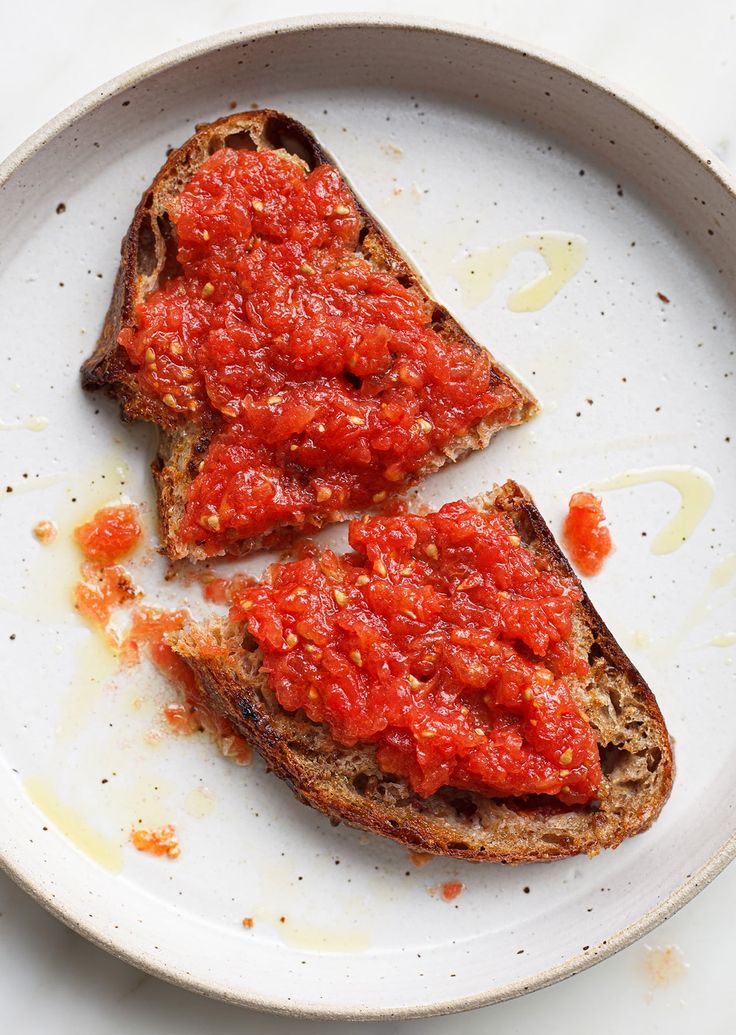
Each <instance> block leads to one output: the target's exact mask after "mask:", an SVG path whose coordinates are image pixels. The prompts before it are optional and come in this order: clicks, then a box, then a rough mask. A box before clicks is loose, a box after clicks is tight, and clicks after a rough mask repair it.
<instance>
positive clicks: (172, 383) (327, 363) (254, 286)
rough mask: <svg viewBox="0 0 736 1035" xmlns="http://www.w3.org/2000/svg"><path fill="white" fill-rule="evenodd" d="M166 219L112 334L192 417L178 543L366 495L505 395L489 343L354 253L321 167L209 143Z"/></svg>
mask: <svg viewBox="0 0 736 1035" xmlns="http://www.w3.org/2000/svg"><path fill="white" fill-rule="evenodd" d="M171 218H172V221H173V224H174V227H175V231H176V239H177V246H178V253H177V258H178V271H175V273H174V275H173V276H171V277H170V279H168V280H165V281H164V282H163V283H161V285H160V286H159V287H158V289H157V290H155V291H153V292H152V293H151V294H150V295H149V296H148V297H147V298H146V299H145V300H144V301H143V302H142V303H141V304H139V305H138V306H137V308H136V312H135V319H136V329H135V330H133V329H131V328H125V329H123V330H122V331H121V333H120V338H119V342H120V345H121V346H122V347H123V348H124V349H125V351H126V352H127V354H128V357H129V358H130V360H131V362H132V363H133V365H134V366H135V367H136V369H137V379H138V384H139V387H140V390H141V391H142V392H143V393H144V394H145V395H147V396H148V397H155V398H157V399H159V400H161V401H162V402H163V403H164V404H165V406H167V407H168V408H169V410H170V411H171V414H172V417H179V418H181V419H184V418H186V419H189V420H195V421H198V422H200V423H201V424H202V427H203V438H205V439H206V442H205V445H204V447H203V456H202V459H201V460H200V461H199V462H197V461H193V464H194V475H195V477H194V480H193V482H192V484H191V486H190V488H189V492H188V497H187V502H186V509H185V517H184V523H183V528H182V536H183V537H184V538H185V539H186V540H188V541H191V542H194V543H198V544H200V545H202V546H203V547H204V548H205V549H206V550H208V551H210V552H212V553H215V552H221V551H222V550H223V549H226V548H227V545H228V543H230V542H232V541H234V540H238V539H243V538H248V537H251V536H256V535H259V534H261V533H268V531H269V530H271V529H273V527H274V526H276V525H278V524H282V523H285V524H288V525H290V526H292V527H295V528H297V529H301V528H304V527H307V528H308V527H309V526H313V527H314V526H319V525H321V524H323V523H324V522H325V521H331V520H336V519H338V518H339V517H340V516H341V515H342V514H343V513H344V512H346V511H351V510H355V509H365V508H366V507H368V506H371V505H373V504H376V503H380V502H382V501H383V500H384V499H385V498H386V496H387V495H390V494H391V493H393V492H395V491H397V490H400V489H401V488H403V487H405V486H406V485H407V484H410V483H411V482H412V480H414V479H415V478H416V476H417V475H418V473H419V471H420V469H421V468H422V467H423V466H424V465H425V464H426V462H427V460H428V458H430V457H434V456H437V455H439V454H441V453H442V450H443V447H444V446H445V445H446V444H447V443H448V442H449V441H450V440H451V439H453V438H454V437H455V436H458V435H462V434H463V433H464V432H466V431H467V430H468V429H469V428H471V427H472V426H473V425H475V424H476V423H477V422H478V421H479V420H481V419H483V418H493V419H494V420H498V421H500V422H503V421H504V420H505V419H507V418H509V417H510V415H511V412H512V410H513V409H515V407H516V396H515V392H514V391H513V389H512V388H511V387H510V386H509V385H508V384H507V383H506V382H504V381H502V380H500V379H499V378H498V377H497V376H495V375H492V374H491V373H490V368H489V360H488V356H487V354H486V353H484V352H483V351H482V350H480V351H479V350H476V349H473V348H472V347H470V346H469V345H468V344H467V343H465V342H462V341H456V340H455V341H446V340H444V338H443V336H441V335H440V334H439V333H438V332H437V328H436V327H435V326H434V325H433V320H434V318H435V315H434V314H433V307H432V306H431V305H428V304H426V303H425V302H423V301H422V300H421V299H420V298H418V297H417V295H416V294H415V293H414V292H413V291H411V290H409V289H408V288H407V287H406V286H404V284H402V282H401V278H400V277H397V276H395V275H393V274H392V273H390V272H388V271H384V270H378V269H375V268H373V267H372V266H371V265H370V264H369V263H368V262H367V261H366V260H365V259H364V258H362V257H361V255H360V254H359V253H358V249H359V247H360V242H361V236H360V235H361V230H362V227H363V219H362V217H361V215H360V212H359V211H358V208H357V206H356V203H355V199H354V198H353V196H352V194H351V192H350V190H349V189H348V187H347V186H346V184H345V183H344V181H343V180H342V178H341V177H340V175H339V173H338V172H337V170H336V169H335V168H333V167H332V166H330V165H328V164H323V165H320V166H318V167H317V168H315V169H314V170H313V171H312V172H309V171H307V170H306V168H305V167H304V165H303V164H302V163H301V162H299V161H298V160H294V159H292V158H290V157H288V156H287V155H286V154H285V153H284V152H277V151H263V152H252V151H244V150H241V151H234V150H232V149H228V148H224V149H222V150H219V151H217V152H216V153H215V154H214V155H212V156H211V157H210V158H208V159H207V160H206V161H205V162H204V164H203V165H202V166H201V167H200V168H199V169H198V170H197V172H196V173H195V174H194V176H193V177H192V179H191V180H190V181H189V183H188V184H187V185H186V187H184V189H183V190H182V191H181V193H180V194H179V195H178V197H177V198H176V199H175V200H174V202H172V205H171ZM205 428H206V429H207V431H206V434H205V432H204V429H205ZM207 447H209V448H207Z"/></svg>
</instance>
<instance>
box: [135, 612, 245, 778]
mask: <svg viewBox="0 0 736 1035" xmlns="http://www.w3.org/2000/svg"><path fill="white" fill-rule="evenodd" d="M188 620H189V613H188V612H187V611H185V610H179V611H166V610H162V609H161V608H157V607H149V606H148V605H145V604H141V605H139V606H138V607H136V608H135V609H134V611H133V618H132V622H131V625H130V629H129V631H128V635H127V637H126V639H125V642H124V644H123V659H124V660H125V661H127V662H128V663H135V662H137V661H138V660H139V659H140V655H141V652H142V651H146V652H147V653H148V655H149V657H150V659H151V661H152V662H153V664H154V665H155V666H156V668H157V669H158V670H159V672H161V673H163V675H164V676H165V677H166V679H167V680H168V681H169V682H170V683H171V684H172V685H173V686H174V687H176V689H177V690H178V691H179V693H180V694H181V696H182V698H183V705H182V704H180V703H171V704H168V705H166V706H165V708H164V718H165V719H166V721H167V723H168V724H169V726H170V728H171V729H172V731H173V732H175V733H178V734H184V735H186V734H187V733H188V732H194V731H195V730H200V729H202V730H205V731H206V732H207V733H209V734H210V735H211V736H213V737H214V739H215V741H216V742H217V744H218V746H219V748H220V751H221V752H222V754H223V755H225V757H226V758H230V759H232V760H233V761H234V762H236V763H237V764H238V765H249V764H250V762H251V760H252V750H251V748H250V745H249V744H248V743H247V742H246V741H245V740H244V739H243V738H242V737H241V736H239V735H238V734H236V733H235V732H234V730H233V728H232V726H231V725H230V723H229V722H228V721H227V720H226V719H223V718H222V717H221V716H220V715H218V714H217V713H216V712H215V711H213V710H212V709H211V708H210V707H209V705H208V704H207V702H206V701H205V700H204V698H203V697H202V695H201V693H200V692H199V689H198V688H197V684H196V681H195V679H194V676H193V674H192V671H191V669H190V668H189V666H188V665H186V663H185V662H184V661H182V659H181V658H180V657H179V656H178V655H177V654H175V653H174V651H173V650H172V649H171V647H170V646H169V645H168V643H167V642H166V635H167V633H171V632H179V631H180V630H181V629H182V628H183V627H184V624H185V622H187V621H188Z"/></svg>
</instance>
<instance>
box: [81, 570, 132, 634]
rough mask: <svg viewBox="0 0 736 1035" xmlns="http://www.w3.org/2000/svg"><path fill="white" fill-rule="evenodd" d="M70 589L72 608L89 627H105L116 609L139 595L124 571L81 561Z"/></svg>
mask: <svg viewBox="0 0 736 1035" xmlns="http://www.w3.org/2000/svg"><path fill="white" fill-rule="evenodd" d="M80 575H81V578H80V580H79V582H77V584H76V585H75V587H74V606H75V607H76V609H77V611H79V613H80V614H81V615H82V616H83V617H84V618H86V619H87V621H88V622H90V624H92V625H96V626H100V627H101V628H103V629H104V628H106V626H107V624H108V622H109V621H110V617H111V615H112V612H113V611H114V610H115V608H116V607H121V606H122V605H123V604H127V603H129V602H130V601H131V600H134V599H135V598H136V597H137V596H139V595H140V591H139V590H137V589H136V587H135V585H134V584H133V580H132V579H131V577H130V575H129V574H128V572H127V571H126V570H125V568H123V567H121V566H120V565H118V564H112V565H108V566H106V567H101V566H100V565H99V564H95V563H94V562H93V561H83V562H82V564H81V567H80Z"/></svg>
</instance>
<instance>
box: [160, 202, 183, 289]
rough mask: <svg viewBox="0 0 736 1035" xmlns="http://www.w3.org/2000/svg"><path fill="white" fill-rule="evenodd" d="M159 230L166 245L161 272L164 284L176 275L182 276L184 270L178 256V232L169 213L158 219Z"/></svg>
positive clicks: (161, 279) (161, 281) (161, 280)
mask: <svg viewBox="0 0 736 1035" xmlns="http://www.w3.org/2000/svg"><path fill="white" fill-rule="evenodd" d="M156 223H157V225H158V232H159V236H160V238H161V240H162V241H163V245H164V262H163V266H162V267H161V272H160V273H159V278H158V279H159V282H160V283H161V284H163V283H164V282H165V281H167V280H173V278H174V277H180V276H181V275H182V274H183V272H184V270H183V268H182V265H181V263H180V262H179V259H178V258H177V251H178V244H177V241H176V232H175V231H174V226H173V224H172V222H171V220H170V219H169V217H168V215H167V214H166V213H165V212H164V213H162V214H161V215H160V216H159V217H158V218H157V220H156Z"/></svg>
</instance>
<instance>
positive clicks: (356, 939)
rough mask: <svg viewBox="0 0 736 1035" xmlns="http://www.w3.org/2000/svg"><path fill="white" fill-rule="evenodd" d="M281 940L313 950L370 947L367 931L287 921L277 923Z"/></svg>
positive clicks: (329, 950)
mask: <svg viewBox="0 0 736 1035" xmlns="http://www.w3.org/2000/svg"><path fill="white" fill-rule="evenodd" d="M277 926H278V928H279V934H280V936H281V938H282V940H283V941H284V942H285V943H286V944H287V945H291V946H293V947H294V948H295V949H306V950H307V951H310V950H311V951H313V952H338V953H339V952H363V951H365V950H366V949H368V948H370V944H371V938H370V935H369V934H368V932H367V931H360V930H358V931H346V930H337V929H334V928H330V927H317V926H315V925H313V924H305V923H299V922H297V923H294V924H292V923H291V922H287V923H285V924H278V925H277Z"/></svg>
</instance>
